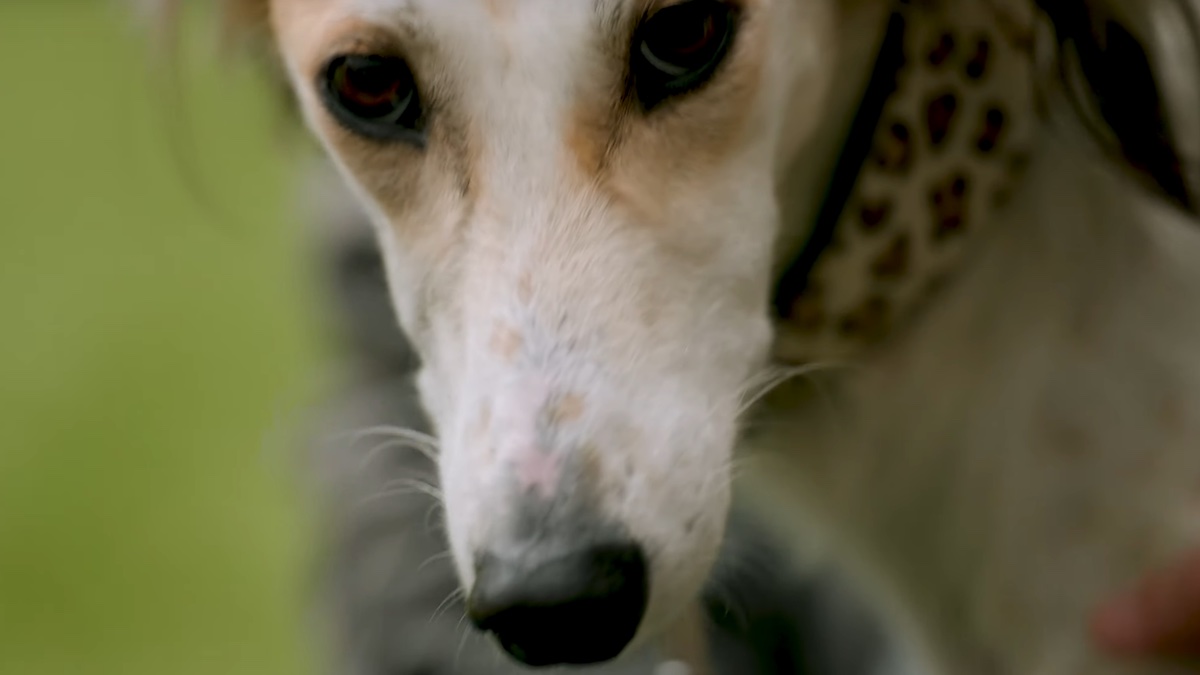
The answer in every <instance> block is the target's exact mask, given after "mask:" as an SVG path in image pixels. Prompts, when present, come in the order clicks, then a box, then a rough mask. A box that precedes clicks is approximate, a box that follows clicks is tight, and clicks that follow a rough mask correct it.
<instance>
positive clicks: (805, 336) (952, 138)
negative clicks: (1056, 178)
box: [776, 0, 1034, 362]
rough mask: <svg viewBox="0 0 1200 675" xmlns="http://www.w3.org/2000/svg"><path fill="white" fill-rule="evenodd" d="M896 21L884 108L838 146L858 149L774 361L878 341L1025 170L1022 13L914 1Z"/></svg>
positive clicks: (996, 5)
mask: <svg viewBox="0 0 1200 675" xmlns="http://www.w3.org/2000/svg"><path fill="white" fill-rule="evenodd" d="M892 22H893V25H894V27H898V28H899V29H898V30H896V31H895V36H894V37H895V39H896V42H895V43H894V51H893V52H892V53H890V54H889V53H888V47H886V46H885V47H884V51H883V52H882V53H881V56H880V63H879V65H878V66H877V71H876V74H875V78H874V79H873V81H872V83H871V85H870V87H869V88H868V89H869V90H868V94H867V96H868V97H870V96H871V95H872V93H871V90H875V92H876V95H878V92H879V91H881V90H882V91H883V93H884V95H886V98H885V99H882V103H881V106H880V107H879V109H878V111H877V112H878V117H877V119H876V120H874V121H875V123H874V125H873V126H868V127H866V128H865V129H864V128H858V129H857V131H852V132H851V133H852V138H851V139H849V141H848V143H847V147H850V146H852V145H853V144H854V143H855V142H858V143H867V144H869V146H867V151H866V153H865V155H864V156H863V157H862V161H861V164H860V165H859V166H858V167H857V170H856V172H855V173H854V174H851V176H852V181H853V185H852V187H850V189H849V191H848V194H846V195H843V197H844V201H843V202H841V203H840V204H839V205H838V208H839V209H840V210H839V211H838V212H837V213H836V214H835V215H836V219H833V218H831V219H830V223H832V228H831V230H830V231H829V232H828V233H827V236H826V240H825V241H823V242H821V243H820V244H818V245H816V248H819V250H817V251H816V252H815V253H813V252H812V251H810V254H811V255H812V259H811V260H810V261H809V263H808V265H807V266H806V267H804V269H803V270H801V274H800V275H799V276H800V277H801V278H799V279H798V282H797V281H796V280H793V284H794V286H795V288H794V292H793V293H791V294H790V297H786V298H784V301H783V304H782V306H781V307H782V309H781V315H782V320H781V322H780V326H779V330H778V334H779V340H778V345H777V350H776V351H777V355H778V356H779V358H780V359H781V360H785V361H791V362H808V361H815V360H826V359H836V358H845V357H848V356H853V355H855V354H857V353H859V351H860V350H861V349H862V348H864V347H866V346H868V345H871V344H874V343H876V342H878V341H879V340H882V339H883V338H885V337H886V336H887V335H888V334H889V333H890V332H891V331H892V330H893V329H894V328H896V327H897V326H899V325H900V324H901V323H902V322H903V321H904V320H905V319H906V318H907V317H909V316H910V315H911V314H912V312H913V311H914V310H916V309H917V308H919V306H920V305H921V303H922V301H923V300H924V299H925V298H927V297H928V296H929V295H930V293H931V292H932V291H933V290H934V289H936V288H937V287H938V286H939V285H940V284H941V282H943V281H944V280H945V279H946V278H947V277H948V276H949V275H951V274H952V273H953V272H954V271H955V269H956V268H957V267H958V266H959V263H960V261H961V259H962V258H963V255H964V252H965V250H966V247H967V243H968V241H969V240H970V238H971V235H972V234H973V233H975V232H978V231H980V230H981V229H982V228H984V227H985V226H986V224H987V221H988V220H989V216H990V214H991V213H992V212H993V211H994V210H995V208H996V207H997V206H998V205H1000V204H1001V203H1002V202H1003V200H1004V198H1005V195H1006V192H1007V191H1008V188H1009V187H1010V186H1011V185H1012V184H1013V182H1014V181H1015V180H1017V179H1018V178H1019V176H1020V174H1021V168H1022V166H1023V159H1024V157H1026V155H1027V151H1028V145H1029V142H1030V134H1031V132H1032V128H1033V127H1032V125H1033V122H1034V119H1033V118H1034V92H1033V67H1034V66H1033V59H1032V56H1031V54H1032V49H1031V47H1030V44H1031V42H1032V37H1031V34H1032V26H1033V10H1032V7H1031V6H1030V3H1027V2H1024V1H1023V0H952V1H946V2H919V1H917V0H913V1H912V2H899V3H898V4H897V9H896V12H895V14H894V15H893V17H892ZM887 59H891V60H892V62H891V63H890V64H889V63H885V60H887ZM888 68H891V70H888ZM881 73H883V75H882V76H881ZM865 105H866V103H864V106H865ZM860 114H861V113H860ZM856 128H857V125H856ZM864 132H865V134H866V135H870V136H871V138H854V137H853V134H855V133H857V134H860V135H862V134H864ZM835 180H836V178H835ZM831 191H832V190H831ZM809 247H810V248H814V244H813V242H809ZM802 255H803V254H802Z"/></svg>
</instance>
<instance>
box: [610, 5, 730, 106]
mask: <svg viewBox="0 0 1200 675" xmlns="http://www.w3.org/2000/svg"><path fill="white" fill-rule="evenodd" d="M735 19H736V10H735V9H734V8H733V7H732V6H730V5H728V4H726V3H724V2H720V1H719V0H685V2H682V3H679V4H677V5H671V6H670V7H666V8H663V9H661V10H659V11H658V12H655V13H654V14H653V15H652V16H650V17H649V18H648V19H646V21H645V22H644V23H643V24H642V25H641V27H640V28H639V29H638V31H637V35H636V37H635V39H634V44H633V47H634V49H633V55H632V58H631V70H632V75H633V78H634V83H635V87H636V89H637V93H638V97H639V98H640V99H641V100H642V102H643V103H644V104H645V105H646V106H647V107H652V106H653V105H655V104H656V103H658V102H660V101H662V100H663V99H665V98H668V97H671V96H675V95H678V94H682V93H684V92H687V91H690V90H692V89H695V88H696V87H699V86H700V85H702V84H704V82H706V81H707V80H708V79H709V78H710V77H711V76H712V74H713V72H714V71H715V70H716V68H717V66H718V65H720V63H721V60H722V59H723V58H724V57H725V55H726V54H727V53H728V52H729V47H730V45H731V44H732V43H733V33H734V23H735Z"/></svg>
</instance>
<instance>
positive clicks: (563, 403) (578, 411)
mask: <svg viewBox="0 0 1200 675" xmlns="http://www.w3.org/2000/svg"><path fill="white" fill-rule="evenodd" d="M584 407H585V405H584V400H583V397H582V396H580V395H579V394H567V395H566V396H564V397H562V399H561V400H560V401H559V402H558V404H557V405H555V406H554V409H553V410H551V411H550V422H551V424H555V425H559V424H569V423H571V422H574V421H576V420H578V419H579V418H581V417H583V411H584Z"/></svg>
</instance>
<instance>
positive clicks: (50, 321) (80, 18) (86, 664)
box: [0, 0, 320, 675]
mask: <svg viewBox="0 0 1200 675" xmlns="http://www.w3.org/2000/svg"><path fill="white" fill-rule="evenodd" d="M135 37H136V33H135V32H134V31H133V29H132V26H131V21H130V20H129V17H128V16H122V14H121V13H120V11H118V10H117V9H115V8H114V7H113V6H112V4H110V3H106V2H95V1H89V2H51V1H49V0H37V1H35V0H16V1H6V2H0V63H4V64H5V74H4V75H3V76H0V674H3V675H51V674H53V675H59V674H63V675H65V674H71V675H82V674H84V673H86V674H88V675H108V674H113V675H116V674H120V675H143V674H146V675H150V674H153V675H190V674H192V673H195V674H197V675H199V674H201V673H202V674H204V675H217V674H220V675H240V674H243V673H245V674H247V675H249V674H251V673H252V674H254V675H272V674H274V673H281V674H282V673H287V674H288V675H295V674H298V673H303V672H311V668H310V666H311V663H309V662H308V661H307V660H306V657H308V656H310V655H309V654H307V653H305V651H304V649H305V648H304V647H303V643H304V641H305V639H306V637H308V636H306V635H305V634H304V633H303V631H304V630H305V629H306V626H304V625H303V623H302V622H303V621H304V618H305V617H304V611H305V608H304V605H303V603H304V602H305V600H306V598H305V596H304V595H303V594H304V593H306V592H307V590H308V589H306V588H305V587H304V585H303V582H304V581H305V575H306V574H307V569H306V567H305V564H306V560H305V555H306V553H307V551H308V545H309V538H308V531H307V528H306V524H307V523H306V520H305V513H304V510H303V508H302V507H303V504H302V503H301V501H300V499H299V495H298V494H296V492H295V491H294V486H293V485H292V484H291V483H290V482H289V481H290V480H291V479H292V476H290V475H289V474H288V473H287V472H281V471H279V470H278V467H272V465H271V464H270V463H269V462H268V461H266V458H265V457H264V454H265V453H266V450H265V449H264V439H265V438H266V437H267V435H268V433H269V432H270V431H271V430H272V429H273V427H274V426H275V425H277V424H278V423H279V422H280V421H284V422H286V421H287V420H288V418H287V415H286V413H287V411H288V405H289V404H290V403H292V402H294V401H295V400H296V396H297V395H298V392H303V391H304V390H305V387H307V386H308V384H309V375H310V373H311V372H312V368H313V366H314V365H315V364H316V362H317V360H318V354H319V351H320V350H319V347H320V345H318V344H317V343H316V342H315V340H314V339H313V337H312V336H313V335H314V331H313V330H312V326H313V322H312V321H311V317H310V311H309V309H310V308H309V306H308V305H307V301H308V300H307V299H308V298H311V297H312V292H311V291H312V289H311V287H310V286H309V284H310V281H309V280H308V278H307V277H306V275H305V269H304V266H303V258H302V255H301V253H302V249H301V247H300V244H301V240H300V228H299V226H298V225H297V224H295V223H289V222H288V219H287V218H286V217H285V213H286V211H285V207H286V202H285V200H284V190H285V189H286V187H287V184H286V182H285V181H286V180H287V174H286V173H285V170H284V167H283V162H282V161H281V160H280V157H281V154H280V152H279V148H278V147H277V146H278V144H277V143H275V142H273V136H274V131H275V129H274V125H275V124H276V122H277V120H276V116H275V114H274V109H273V101H272V100H271V96H269V95H268V90H267V89H266V88H265V87H263V86H262V83H261V82H260V81H259V80H257V79H256V78H255V77H253V75H252V73H250V72H249V71H247V70H246V69H244V68H242V69H237V68H229V67H226V68H223V69H217V68H214V67H211V66H210V67H207V68H203V67H200V66H196V67H192V68H189V69H188V71H187V72H186V77H185V78H184V81H185V82H186V86H187V99H186V104H187V107H186V110H187V117H186V119H181V118H178V117H175V116H174V113H173V111H172V108H171V107H170V106H169V105H167V104H166V103H165V100H164V99H163V98H162V96H161V95H160V94H159V93H155V91H156V89H155V87H156V86H157V85H156V84H155V82H154V81H153V79H152V78H151V77H150V70H149V69H148V67H147V57H148V53H147V51H146V49H145V46H144V45H142V44H139V42H138V41H137V40H136V39H135ZM196 61H197V60H196V59H189V63H195V62H196ZM173 134H174V136H173ZM180 135H182V136H180ZM172 138H174V139H175V140H185V141H187V142H188V143H190V145H191V147H193V148H195V152H194V153H192V154H191V155H190V156H189V158H188V162H192V163H194V172H195V174H196V175H197V176H199V177H200V178H201V180H202V181H203V184H204V190H205V191H207V193H208V194H209V195H211V197H212V202H213V203H214V204H216V205H217V206H219V208H220V209H221V210H220V211H214V210H209V209H206V208H205V207H204V206H202V204H201V203H200V201H199V200H198V199H197V192H196V190H195V189H193V186H189V185H188V184H187V183H186V182H185V181H184V179H183V176H184V173H183V171H182V170H181V164H180V162H179V161H178V160H177V158H175V157H173V156H172V155H171V153H170V152H168V147H169V145H168V141H169V140H170V139H172Z"/></svg>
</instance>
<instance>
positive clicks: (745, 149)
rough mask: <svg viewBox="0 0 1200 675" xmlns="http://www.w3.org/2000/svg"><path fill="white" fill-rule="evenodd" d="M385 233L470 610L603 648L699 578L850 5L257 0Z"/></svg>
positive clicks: (602, 651)
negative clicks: (782, 243) (777, 250)
mask: <svg viewBox="0 0 1200 675" xmlns="http://www.w3.org/2000/svg"><path fill="white" fill-rule="evenodd" d="M262 1H263V2H264V3H266V4H265V5H264V8H265V9H266V10H267V12H266V14H267V16H268V17H269V18H268V25H269V26H270V29H271V33H272V34H273V40H274V43H275V44H276V46H277V48H278V53H279V55H280V57H281V60H282V63H283V65H284V69H285V71H286V73H287V74H288V77H289V78H290V80H291V83H292V85H293V87H294V89H295V91H296V94H297V98H298V100H299V102H300V106H301V110H302V112H303V115H304V118H305V119H306V121H307V123H308V124H309V125H310V126H311V128H312V130H313V131H314V132H315V134H316V136H317V137H318V138H319V139H320V141H321V142H322V144H323V145H324V146H325V147H326V149H327V150H328V152H329V154H330V155H331V157H332V158H333V160H334V161H335V163H336V164H337V166H338V167H339V168H340V169H341V170H342V171H343V173H344V174H345V176H346V178H347V179H348V181H349V183H350V184H351V185H352V187H353V188H354V189H355V190H356V192H357V193H358V194H360V196H361V198H362V200H363V202H364V204H365V205H366V207H367V209H368V211H369V212H370V213H372V214H373V217H374V220H375V222H376V225H377V227H378V233H379V238H380V241H381V246H382V248H383V251H384V255H385V258H386V264H387V269H388V274H389V279H390V286H391V292H392V295H393V299H394V304H395V307H396V310H397V313H398V315H399V318H400V321H401V323H402V325H403V327H404V329H405V330H406V332H407V334H408V335H409V336H410V338H411V339H412V341H413V343H414V344H415V346H416V348H417V349H418V351H419V353H420V356H421V358H422V361H423V364H424V369H423V372H422V374H421V377H420V386H421V390H422V392H421V393H422V396H423V400H424V403H425V406H426V408H427V410H428V411H429V413H430V416H431V418H432V420H433V421H434V424H435V426H436V428H437V431H438V435H439V437H440V439H441V459H440V472H441V482H442V487H443V491H444V495H445V508H446V520H447V524H448V533H449V539H450V544H451V551H452V553H453V558H454V562H455V564H456V567H457V570H458V573H459V575H460V577H461V581H462V584H463V586H464V589H465V590H466V592H467V598H468V607H469V610H470V612H471V614H472V618H473V619H474V620H475V622H476V623H477V625H479V626H481V627H482V628H484V629H487V630H490V631H491V632H493V633H495V635H496V636H497V638H498V639H499V641H500V642H501V644H502V645H503V646H504V647H505V648H506V649H507V650H508V651H509V652H510V653H511V654H513V655H514V656H516V657H517V658H519V659H521V660H523V661H525V662H527V663H530V664H549V663H562V662H568V663H585V662H595V661H602V660H606V659H609V658H612V657H614V656H616V655H617V654H619V653H620V652H622V651H623V650H625V649H626V648H627V647H628V646H629V645H630V644H633V643H635V642H638V641H640V639H641V638H642V637H645V636H648V635H653V634H655V633H656V632H658V631H660V630H661V629H663V628H664V627H665V625H666V624H668V623H669V622H671V621H672V620H673V619H674V618H675V616H676V615H677V614H678V613H679V611H680V610H682V609H683V608H684V607H685V606H686V605H687V604H688V603H689V602H690V601H692V600H694V598H695V596H696V594H697V593H698V591H699V589H700V587H701V586H702V585H703V583H704V581H705V579H706V577H707V575H708V573H709V571H710V566H711V565H712V563H713V560H714V558H715V555H716V553H717V549H718V546H719V544H720V542H721V539H722V535H723V531H724V524H725V519H726V515H727V510H728V506H729V502H730V481H731V476H730V466H731V460H732V453H733V447H734V442H735V433H736V427H737V417H738V414H739V406H740V403H741V400H740V393H741V391H742V388H743V386H744V385H745V383H746V382H747V380H748V378H749V377H750V376H751V375H753V374H755V373H756V372H757V369H758V368H759V367H760V366H761V365H763V361H764V359H765V357H766V353H767V350H768V345H769V342H770V338H771V327H770V321H769V312H768V307H769V295H770V286H771V282H772V262H773V261H772V257H773V251H774V247H775V240H776V234H777V229H778V217H779V214H778V211H779V206H778V200H777V195H776V192H777V186H778V182H779V179H780V177H781V174H782V172H783V169H784V167H785V164H786V163H787V162H788V161H790V160H791V159H793V156H794V155H795V154H796V152H797V149H798V147H799V146H800V144H801V142H802V141H803V140H804V138H805V135H806V133H808V132H809V131H810V129H811V126H810V125H811V124H813V123H814V121H815V119H816V118H817V116H818V114H817V111H818V109H819V108H820V106H821V105H822V103H823V100H824V94H825V89H826V85H827V82H826V81H825V79H826V78H827V77H828V74H829V69H828V67H827V64H826V63H825V62H824V61H823V59H827V58H828V54H829V52H830V47H831V46H830V45H829V44H828V42H829V41H830V40H831V39H832V36H831V31H832V27H833V26H832V24H833V18H832V16H831V13H832V11H833V10H832V7H831V5H832V0H682V1H678V0H671V1H655V0H269V1H268V0H262Z"/></svg>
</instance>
